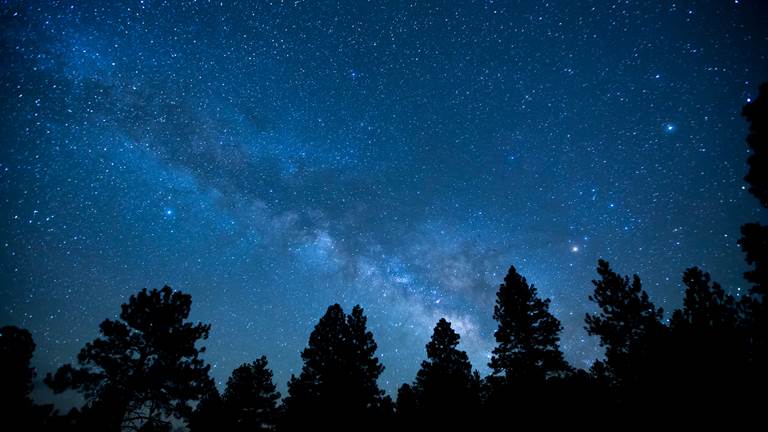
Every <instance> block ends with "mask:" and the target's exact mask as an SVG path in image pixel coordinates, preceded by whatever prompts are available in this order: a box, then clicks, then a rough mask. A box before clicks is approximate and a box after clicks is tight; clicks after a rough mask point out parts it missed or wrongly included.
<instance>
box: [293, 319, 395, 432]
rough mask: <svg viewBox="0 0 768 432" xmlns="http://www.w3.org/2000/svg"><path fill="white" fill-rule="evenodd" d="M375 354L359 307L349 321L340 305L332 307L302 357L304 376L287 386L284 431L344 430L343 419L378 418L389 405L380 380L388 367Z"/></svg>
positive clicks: (310, 337)
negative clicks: (285, 429)
mask: <svg viewBox="0 0 768 432" xmlns="http://www.w3.org/2000/svg"><path fill="white" fill-rule="evenodd" d="M375 351H376V342H375V341H374V339H373V334H372V333H371V332H369V331H367V329H366V318H365V316H364V315H363V309H362V308H361V307H360V306H355V307H354V308H353V310H352V313H351V314H350V315H345V314H344V311H343V310H342V308H341V306H339V305H338V304H334V305H332V306H330V307H328V310H327V311H326V313H325V315H323V317H322V318H320V321H319V322H318V324H317V325H316V326H315V329H314V330H313V331H312V333H311V334H310V336H309V344H308V346H307V348H305V349H304V351H302V353H301V358H302V360H303V361H304V365H303V367H302V370H301V374H300V375H299V376H298V377H296V376H292V377H291V380H290V382H289V383H288V397H287V398H286V399H285V409H286V422H285V424H284V426H285V427H286V428H288V429H305V428H307V427H312V428H326V427H333V428H340V427H344V426H345V424H346V423H344V421H343V419H347V420H349V419H355V421H370V420H371V419H373V418H375V417H376V416H377V415H380V414H381V409H382V406H383V404H385V402H384V399H383V398H382V396H383V391H381V390H380V389H379V387H378V384H377V383H376V380H377V379H378V377H379V375H380V374H381V372H382V371H383V370H384V366H382V365H381V364H379V360H378V358H376V357H375ZM372 426H373V425H372V424H364V425H362V426H360V425H358V426H357V427H363V428H370V427H372Z"/></svg>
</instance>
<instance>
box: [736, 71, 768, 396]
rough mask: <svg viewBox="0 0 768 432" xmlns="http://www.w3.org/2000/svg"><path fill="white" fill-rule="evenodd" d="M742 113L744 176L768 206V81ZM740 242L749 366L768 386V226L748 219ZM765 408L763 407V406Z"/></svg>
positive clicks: (756, 379)
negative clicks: (745, 125) (746, 288)
mask: <svg viewBox="0 0 768 432" xmlns="http://www.w3.org/2000/svg"><path fill="white" fill-rule="evenodd" d="M742 115H743V116H744V117H745V118H746V119H747V121H749V123H750V126H749V135H748V136H747V144H748V145H749V148H750V150H751V151H752V155H751V156H750V157H749V159H748V160H747V163H748V164H749V172H748V173H747V175H746V177H745V178H744V179H745V180H746V181H747V182H748V183H749V186H750V187H749V191H750V192H751V193H752V194H753V195H754V196H755V197H756V198H757V199H758V200H759V201H760V203H761V204H762V206H763V207H764V208H768V82H766V83H763V84H762V85H761V86H760V93H759V94H758V96H757V98H755V100H754V101H752V102H751V103H748V104H747V105H745V106H744V108H743V110H742ZM741 235H742V237H741V239H739V245H740V246H741V250H742V251H743V252H744V253H745V255H746V260H747V263H748V264H749V265H751V266H752V269H751V270H750V271H748V272H746V273H745V274H744V277H745V278H746V279H747V281H748V282H750V283H751V284H752V287H751V288H750V290H749V295H748V296H744V297H742V299H741V306H742V309H743V311H744V313H745V326H744V331H745V333H746V338H747V340H748V342H749V343H748V350H749V353H748V357H747V359H748V363H749V364H748V370H749V372H750V376H751V381H752V382H753V383H754V387H755V388H757V389H761V388H762V389H764V388H765V387H766V386H768V368H766V367H765V365H766V364H768V341H767V340H766V333H768V331H766V329H768V307H766V296H768V226H765V225H761V224H759V223H747V224H744V225H742V227H741ZM760 408H762V407H760Z"/></svg>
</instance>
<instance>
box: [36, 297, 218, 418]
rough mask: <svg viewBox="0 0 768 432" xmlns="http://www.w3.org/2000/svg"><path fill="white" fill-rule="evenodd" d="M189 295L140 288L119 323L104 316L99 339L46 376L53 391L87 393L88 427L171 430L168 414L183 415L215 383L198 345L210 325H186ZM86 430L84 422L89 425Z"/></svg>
mask: <svg viewBox="0 0 768 432" xmlns="http://www.w3.org/2000/svg"><path fill="white" fill-rule="evenodd" d="M191 305H192V298H191V296H190V295H188V294H183V293H181V292H178V291H173V290H172V289H171V288H170V287H167V286H166V287H163V289H161V290H157V289H153V290H151V291H147V290H146V289H143V290H142V291H141V292H139V293H138V294H137V295H132V296H131V298H130V299H129V300H128V303H126V304H123V305H122V307H121V309H122V310H121V313H120V319H119V320H109V319H108V320H105V321H103V322H102V323H101V325H100V327H99V329H100V334H101V336H100V337H98V338H96V339H95V340H94V341H93V342H89V343H87V344H86V345H85V347H84V348H83V349H82V350H81V351H80V353H79V354H78V356H77V363H78V365H79V367H75V366H72V365H71V364H66V365H64V366H62V367H60V368H59V369H58V370H57V371H56V374H55V375H53V376H51V375H50V374H48V376H46V378H45V382H46V384H48V385H49V386H50V387H51V389H53V391H54V392H56V393H60V392H63V391H65V390H68V389H73V390H77V391H79V392H80V393H82V395H83V396H84V397H85V399H86V401H87V406H86V408H85V409H84V415H85V416H86V418H85V419H83V420H82V421H83V424H88V427H93V428H98V429H101V430H117V429H126V430H134V429H135V430H170V428H171V422H170V419H171V418H176V419H186V418H188V417H189V415H190V414H191V412H192V408H191V407H190V405H189V402H190V401H192V400H198V399H200V397H202V396H203V395H205V394H208V393H209V392H210V390H211V387H212V386H213V381H212V380H211V378H210V377H209V376H208V370H209V368H210V366H208V365H205V363H204V362H203V360H202V359H200V358H199V354H200V353H201V352H203V351H204V348H200V349H198V348H196V347H195V344H196V343H197V342H198V340H200V339H207V338H208V332H209V330H210V325H205V324H202V323H197V324H192V323H189V322H186V320H187V318H188V317H189V312H190V308H191ZM84 428H85V426H84Z"/></svg>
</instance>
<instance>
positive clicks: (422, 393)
mask: <svg viewBox="0 0 768 432" xmlns="http://www.w3.org/2000/svg"><path fill="white" fill-rule="evenodd" d="M459 339H460V336H459V334H458V333H456V332H455V331H454V330H453V329H452V328H451V323H449V322H448V321H446V320H445V318H441V319H440V321H438V323H437V325H436V326H435V329H434V332H433V333H432V338H431V339H430V341H429V343H428V344H427V347H426V348H427V359H426V360H424V361H423V362H422V363H421V369H419V371H418V373H417V374H416V381H415V383H414V385H413V391H414V393H415V394H416V399H417V405H418V410H419V417H421V418H425V417H426V418H436V417H435V415H437V414H439V413H452V414H453V416H454V417H453V420H452V421H461V420H464V419H462V418H458V419H457V418H455V417H456V416H457V415H459V414H460V413H472V412H474V409H475V408H476V407H477V405H478V402H479V387H480V382H479V376H478V375H477V374H473V373H472V364H471V363H470V362H469V357H468V356H467V353H466V352H465V351H461V350H459V349H458V348H457V346H458V344H459Z"/></svg>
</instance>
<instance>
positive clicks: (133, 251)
mask: <svg viewBox="0 0 768 432" xmlns="http://www.w3.org/2000/svg"><path fill="white" fill-rule="evenodd" d="M459 3H461V4H459ZM0 20H1V21H0V32H1V34H2V36H1V38H0V50H1V52H2V54H1V55H0V59H1V62H2V63H1V64H0V65H1V66H2V67H1V68H0V92H2V94H1V95H0V104H2V108H1V112H2V122H1V125H0V324H2V325H5V324H13V325H18V326H22V327H25V328H28V329H29V330H30V331H31V332H32V335H33V337H34V338H35V341H36V343H37V351H36V354H35V358H34V361H33V362H34V365H35V366H37V368H38V372H39V373H38V375H39V378H40V377H41V376H42V375H44V373H45V372H50V371H53V370H54V369H55V368H56V367H57V366H59V365H61V364H63V363H65V362H72V361H74V356H75V354H76V353H77V352H78V351H79V349H80V348H81V347H82V346H83V345H84V343H85V342H87V341H89V340H91V339H93V338H94V337H95V336H96V334H97V330H98V324H99V323H100V322H101V321H102V320H103V319H105V318H113V317H115V316H116V315H117V314H118V313H119V306H120V304H121V303H123V302H124V301H126V300H127V298H128V296H130V295H131V294H134V293H136V292H137V291H139V290H140V289H141V288H144V287H148V288H159V287H162V286H163V285H164V284H168V285H170V286H172V287H173V288H175V289H179V290H181V291H184V292H187V293H190V294H192V298H193V314H192V318H193V319H194V320H201V321H204V322H209V323H211V324H212V326H213V327H212V332H211V337H210V339H209V340H208V341H207V343H206V344H205V345H206V346H207V347H208V352H207V353H206V355H205V356H206V359H207V360H208V361H209V362H210V363H211V364H212V365H213V374H214V375H215V378H216V380H217V381H218V382H219V383H221V382H222V381H225V380H226V377H227V376H228V375H229V374H230V372H231V371H232V369H233V368H234V367H236V366H237V365H239V364H240V363H243V362H246V361H252V360H254V359H256V358H257V357H258V356H260V355H262V354H265V355H267V357H268V359H269V361H270V366H271V367H272V368H273V370H274V371H275V380H276V382H277V384H278V386H279V387H280V388H281V389H282V390H283V391H284V390H285V382H286V381H287V380H288V378H289V377H290V374H291V373H297V372H298V371H299V369H300V366H301V363H300V362H301V360H300V357H299V352H300V350H301V349H302V348H303V347H304V346H305V345H306V343H307V338H308V336H309V333H310V331H311V330H312V328H313V327H314V325H315V324H316V323H317V320H318V319H319V317H320V316H321V315H322V314H323V313H324V311H325V309H326V308H327V306H328V305H330V304H332V303H336V302H338V303H340V304H341V305H342V306H344V307H345V309H346V310H350V309H351V307H352V306H353V305H354V304H357V303H359V304H361V305H362V306H363V307H364V308H365V311H366V314H367V316H368V322H369V327H370V329H371V330H372V331H373V333H374V336H375V338H376V341H377V342H378V344H379V350H378V354H379V355H380V357H381V361H382V362H383V364H384V365H385V366H386V370H385V372H384V374H383V375H382V377H381V379H380V381H379V382H380V385H381V386H382V388H384V389H386V390H387V391H388V392H390V394H391V393H392V392H393V391H394V390H395V389H396V387H397V386H398V385H399V384H401V383H403V382H410V381H411V380H412V379H413V377H414V375H415V373H416V370H417V369H418V367H419V364H420V362H421V360H422V359H423V358H424V357H425V352H424V345H425V344H426V342H427V341H428V339H429V336H430V335H431V333H432V329H433V327H434V325H435V323H436V322H437V320H438V319H439V318H440V317H446V318H447V319H448V320H449V321H450V322H452V324H453V326H454V328H455V329H457V331H458V332H459V333H460V334H461V337H462V339H461V340H462V343H461V345H460V348H462V349H464V350H466V351H467V352H468V353H469V355H470V358H471V360H472V362H473V364H474V366H475V367H476V368H478V369H479V370H480V372H481V373H483V374H485V373H487V371H488V369H487V366H486V364H487V362H488V359H489V351H490V349H491V348H492V347H493V345H494V341H493V330H494V329H495V322H494V321H493V320H492V318H491V315H492V312H493V301H494V298H495V293H496V290H497V288H498V284H499V283H500V282H501V281H502V279H503V276H504V275H505V274H506V271H507V269H508V267H509V266H510V265H511V264H514V265H515V266H516V267H517V268H518V270H519V271H520V273H521V274H523V275H524V276H526V277H527V278H528V280H529V281H530V282H532V283H534V284H535V285H536V287H537V288H538V289H539V291H540V294H541V295H542V296H543V297H549V298H551V299H552V305H551V307H552V310H553V312H554V313H555V315H556V316H557V317H558V318H559V319H560V320H562V322H563V325H564V331H563V334H562V342H561V345H562V348H563V350H564V352H565V353H566V357H567V358H568V360H569V361H570V362H571V363H572V364H573V365H575V366H577V367H588V366H589V364H591V362H592V361H593V360H594V359H596V358H598V357H599V356H600V355H601V353H602V351H601V349H599V347H598V346H597V341H596V339H595V338H591V337H588V336H586V334H585V332H584V330H583V327H584V314H585V313H586V312H589V311H592V310H594V306H593V305H592V304H591V302H589V300H588V299H587V296H588V295H589V294H590V293H591V292H592V289H593V286H592V284H591V283H590V281H591V279H593V278H594V277H595V276H596V273H595V271H594V269H595V267H596V261H597V259H598V258H600V257H602V258H605V259H607V260H609V261H610V262H611V263H612V265H613V266H614V267H615V269H616V270H617V271H619V272H621V273H635V272H636V273H638V274H639V275H640V276H641V277H642V278H643V281H644V286H645V288H646V289H647V290H648V291H649V293H650V294H651V296H652V299H653V300H654V301H655V302H656V304H657V305H659V306H662V307H664V308H665V310H666V311H668V312H667V314H666V317H669V311H671V310H672V309H674V308H675V307H679V306H680V304H681V296H682V285H681V282H680V278H681V275H682V272H683V270H684V269H685V268H686V267H689V266H693V265H698V266H702V267H703V268H704V269H705V270H706V271H709V272H710V273H712V275H713V278H714V279H716V280H718V281H720V282H721V283H722V284H723V285H724V286H725V287H726V288H727V289H728V290H729V291H730V292H733V293H738V292H743V291H744V290H745V289H746V288H747V286H746V283H745V282H744V281H743V280H742V277H741V275H742V272H743V271H744V270H745V269H746V264H745V263H744V260H743V255H742V253H741V252H740V250H739V248H738V246H737V245H736V241H737V239H738V237H739V226H740V225H741V224H742V223H744V222H748V221H753V220H759V219H760V216H759V214H758V203H757V200H755V199H754V198H752V197H751V196H750V195H749V194H748V192H747V191H746V190H745V182H744V181H743V180H742V178H743V176H744V174H745V173H746V170H747V168H746V157H747V155H748V153H747V147H746V144H745V142H744V138H745V137H746V133H747V123H746V122H745V121H744V120H743V119H742V118H741V117H740V111H741V107H742V106H743V105H744V104H745V103H746V102H747V101H749V98H750V97H755V96H756V92H757V87H758V85H759V83H760V82H762V81H764V80H768V25H766V24H765V23H766V22H768V2H765V1H763V0H754V1H748V0H742V1H726V0H718V1H696V2H692V1H675V2H670V1H658V2H656V1H653V2H652V1H648V2H642V1H637V2H635V1H609V0H595V1H571V0H568V1H549V2H545V1H514V2H493V1H485V2H453V1H447V2H434V3H430V2H422V1H418V2H416V1H414V2H394V1H387V2H380V3H379V2H370V3H369V2H364V1H350V2H342V3H341V4H333V3H331V2H322V3H318V4H314V3H313V2H306V1H286V2H278V1H275V2H272V3H271V4H270V3H266V2H253V3H252V4H251V3H250V2H232V1H198V2H175V1H168V2H159V1H149V0H145V1H103V0H98V1H41V2H39V3H38V2H31V1H7V0H4V1H2V4H1V6H0ZM37 387H38V388H40V387H42V385H41V384H40V383H39V382H38V385H37Z"/></svg>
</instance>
